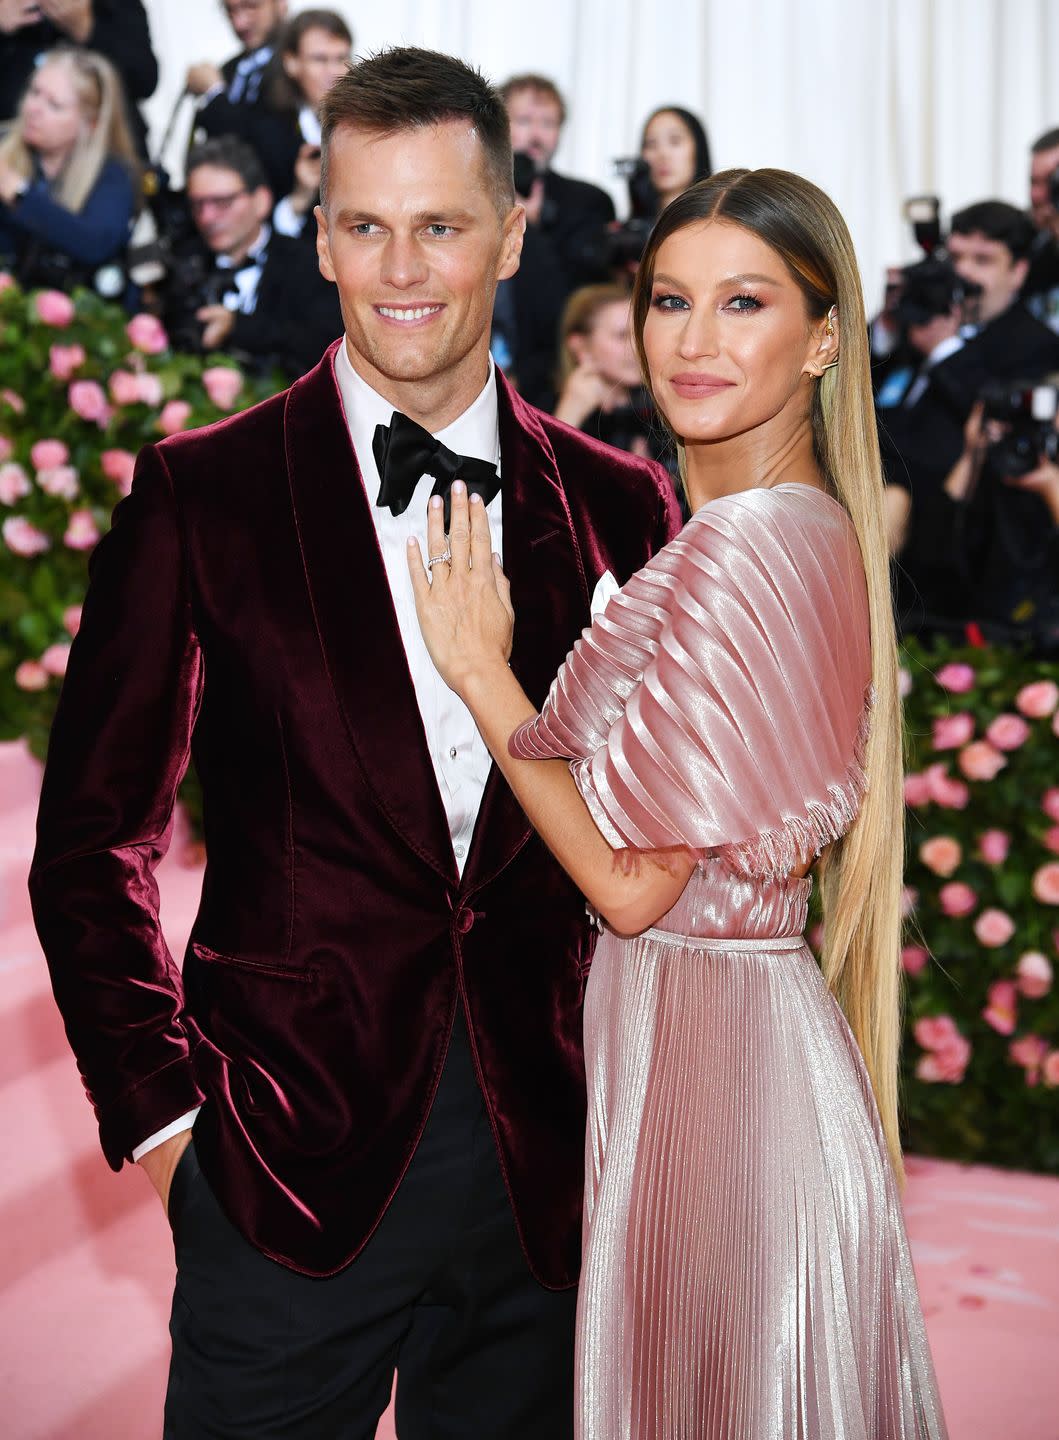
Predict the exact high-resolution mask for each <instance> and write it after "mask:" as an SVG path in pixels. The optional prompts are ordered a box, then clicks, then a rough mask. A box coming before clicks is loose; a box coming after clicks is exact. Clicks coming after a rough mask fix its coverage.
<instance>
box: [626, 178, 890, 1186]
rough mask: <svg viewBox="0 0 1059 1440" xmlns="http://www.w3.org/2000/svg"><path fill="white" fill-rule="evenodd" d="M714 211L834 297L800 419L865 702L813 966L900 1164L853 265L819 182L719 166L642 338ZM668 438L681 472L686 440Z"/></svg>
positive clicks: (877, 565)
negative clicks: (856, 624)
mask: <svg viewBox="0 0 1059 1440" xmlns="http://www.w3.org/2000/svg"><path fill="white" fill-rule="evenodd" d="M705 220H725V221H728V222H730V223H731V224H734V225H740V226H742V227H743V229H745V230H748V231H749V232H750V233H751V234H753V235H756V236H758V238H759V239H761V240H763V241H764V242H765V243H766V244H767V245H769V246H771V247H772V249H773V250H775V251H776V253H777V254H778V255H779V256H780V258H781V259H782V260H783V261H784V263H785V264H786V266H787V268H788V270H789V271H790V273H791V275H792V276H793V277H794V279H795V280H796V281H797V283H798V285H799V287H800V288H801V291H802V294H803V295H804V296H805V302H806V307H807V310H808V316H809V320H810V322H811V323H818V322H819V321H820V320H822V319H823V318H824V316H825V315H826V314H827V312H828V310H829V309H830V307H831V306H832V305H836V306H837V307H838V314H839V317H840V324H841V353H840V359H839V363H838V365H837V366H835V367H834V368H833V369H830V370H826V371H825V372H824V374H823V377H822V378H821V379H820V380H818V381H814V382H813V386H814V388H813V398H812V409H811V415H810V419H811V423H812V431H813V444H814V449H815V453H816V459H817V463H818V464H819V466H820V470H821V473H822V475H823V478H824V482H825V484H826V485H827V486H828V487H829V489H830V491H831V493H832V494H833V495H834V496H835V497H836V499H838V500H839V501H840V502H841V503H842V504H843V505H844V506H845V508H846V510H847V512H848V514H849V516H850V519H851V520H852V522H853V525H854V528H855V529H856V532H857V539H858V541H859V542H860V551H861V556H862V559H863V563H864V573H865V577H866V580H867V589H868V610H869V616H870V623H871V651H872V683H873V686H874V690H875V702H874V706H873V709H872V715H871V728H870V731H869V736H868V741H867V748H866V753H865V768H866V771H867V776H868V790H867V794H866V795H865V798H864V801H863V803H862V805H861V808H860V813H859V815H858V816H857V819H856V821H855V822H854V824H853V826H852V827H851V829H850V830H849V831H848V832H847V834H846V835H844V836H843V837H842V839H841V840H837V841H835V842H834V843H833V844H831V845H829V846H828V847H827V849H826V850H825V851H824V852H823V854H822V855H821V856H820V860H819V862H818V876H819V880H820V888H821V898H822V901H823V910H824V946H823V958H822V962H821V963H822V968H823V972H824V977H825V979H826V981H827V984H828V986H829V988H830V990H831V991H832V993H833V994H834V995H835V996H836V998H837V999H838V1001H839V1003H840V1004H841V1006H842V1008H843V1010H844V1011H845V1013H846V1017H847V1019H848V1020H849V1023H850V1027H851V1029H852V1030H853V1034H854V1035H855V1036H856V1039H857V1043H858V1045H859V1046H860V1049H861V1053H862V1054H863V1056H864V1061H865V1064H866V1065H867V1068H868V1073H869V1075H870V1076H871V1082H872V1087H873V1089H874V1091H875V1099H876V1102H877V1104H878V1107H879V1113H880V1116H881V1117H882V1123H883V1130H884V1132H885V1134H886V1140H887V1144H888V1146H889V1149H890V1154H891V1157H892V1159H893V1164H894V1168H895V1170H896V1172H897V1174H898V1176H899V1177H900V1175H901V1173H902V1164H901V1142H900V1136H899V1130H898V1084H897V1064H898V1055H899V1049H900V1032H901V974H902V972H901V885H902V878H903V871H904V795H903V783H902V761H901V704H900V698H899V695H898V689H897V669H898V666H897V641H896V635H895V630H894V618H893V602H892V599H891V593H890V565H889V557H888V552H887V544H886V526H885V521H884V517H883V481H882V464H881V461H880V457H879V442H878V435H877V432H876V426H875V412H874V407H873V404H872V389H871V377H870V373H869V361H868V335H867V325H866V322H865V312H864V299H863V295H862V293H861V284H860V274H859V272H858V269H857V259H856V255H855V253H854V250H853V242H852V240H851V239H850V235H849V231H848V229H847V228H846V223H845V221H844V220H843V219H842V216H841V215H840V214H839V212H838V210H837V208H836V207H835V205H834V203H833V202H832V201H831V200H830V199H829V197H828V196H827V195H825V194H824V192H823V191H822V190H820V189H818V188H817V186H815V185H813V184H811V183H810V182H809V181H808V180H803V179H802V178H801V176H799V175H792V174H790V173H789V172H788V171H786V170H725V171H722V172H720V173H719V174H716V175H713V176H711V177H710V178H709V179H708V180H703V181H700V182H699V183H698V184H697V185H693V186H692V187H691V189H689V190H686V191H685V192H684V194H683V195H681V196H679V197H678V198H677V199H676V200H674V201H673V202H672V204H671V205H670V206H669V207H668V208H667V209H666V210H665V211H664V212H663V213H662V215H661V217H660V218H659V221H658V224H657V225H656V226H655V229H654V231H653V232H652V234H651V238H650V240H649V241H648V244H647V248H646V250H645V252H644V256H643V259H642V261H641V263H640V269H639V273H638V275H637V279H636V289H635V291H634V295H633V325H634V331H635V336H636V347H637V352H638V354H639V357H640V364H641V366H642V368H643V372H644V376H645V379H646V381H647V384H648V387H649V388H650V374H649V371H648V366H647V357H646V354H645V352H644V346H643V331H644V321H645V320H646V318H647V314H648V310H649V308H650V303H651V286H652V277H653V272H654V265H655V259H656V256H657V254H658V250H659V247H660V246H661V245H662V243H663V241H664V240H666V239H668V237H669V236H670V235H673V234H675V233H676V232H677V231H678V230H682V229H684V228H685V227H686V226H688V225H697V224H701V223H702V222H703V221H705ZM675 438H676V439H677V445H678V452H679V454H680V459H681V473H682V474H683V473H684V456H683V446H682V445H681V443H680V439H679V437H675Z"/></svg>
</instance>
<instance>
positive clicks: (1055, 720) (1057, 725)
mask: <svg viewBox="0 0 1059 1440" xmlns="http://www.w3.org/2000/svg"><path fill="white" fill-rule="evenodd" d="M1052 734H1053V735H1059V710H1057V711H1056V712H1055V714H1054V715H1053V716H1052Z"/></svg>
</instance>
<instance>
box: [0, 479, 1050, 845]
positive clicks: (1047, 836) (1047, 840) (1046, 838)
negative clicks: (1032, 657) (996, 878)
mask: <svg viewBox="0 0 1059 1440" xmlns="http://www.w3.org/2000/svg"><path fill="white" fill-rule="evenodd" d="M0 473H2V472H0ZM1044 848H1045V849H1046V850H1050V851H1051V852H1052V854H1053V855H1059V825H1051V826H1049V828H1048V829H1047V830H1046V831H1045V832H1044Z"/></svg>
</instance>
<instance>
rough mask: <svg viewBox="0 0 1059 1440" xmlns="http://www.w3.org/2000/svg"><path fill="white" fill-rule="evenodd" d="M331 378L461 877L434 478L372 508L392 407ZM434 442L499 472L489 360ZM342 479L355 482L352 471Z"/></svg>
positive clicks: (460, 768) (466, 793)
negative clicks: (429, 622) (463, 405)
mask: <svg viewBox="0 0 1059 1440" xmlns="http://www.w3.org/2000/svg"><path fill="white" fill-rule="evenodd" d="M335 378H336V379H337V381H338V391H339V395H340V396H341V400H342V409H343V411H344V413H345V417H346V424H347V425H348V426H349V433H350V437H351V439H352V441H353V449H354V451H355V452H356V456H357V460H358V462H359V464H360V471H361V476H362V477H363V484H364V489H365V492H366V494H367V497H368V503H369V505H370V508H371V518H372V520H373V522H374V524H375V534H376V537H377V538H378V542H379V549H380V552H381V554H382V563H383V567H384V569H385V571H386V579H387V583H388V584H389V587H390V595H391V597H392V599H393V607H394V611H395V612H396V615H397V626H398V629H399V630H400V633H401V641H402V643H403V645H404V651H405V658H406V659H407V661H408V669H409V673H410V674H411V677H412V685H413V687H414V689H415V696H416V702H417V704H418V706H419V714H420V717H421V719H422V721H423V730H424V732H425V735H426V743H427V749H428V750H429V751H430V760H431V763H432V765H433V767H434V774H435V776H436V777H437V782H438V790H439V791H440V792H441V799H442V803H443V804H444V806H445V814H446V816H447V817H448V822H449V833H450V835H451V836H452V852H453V855H454V857H455V860H456V866H457V869H458V870H459V872H460V874H461V875H462V874H463V867H464V864H465V862H466V859H467V851H468V849H469V848H470V843H471V835H472V833H473V831H474V823H475V820H476V819H477V818H478V809H479V806H480V805H481V802H482V793H483V791H484V790H485V782H486V779H487V778H488V775H489V769H490V766H491V765H492V759H491V757H490V755H489V751H488V749H487V748H486V745H485V741H484V740H483V739H482V737H481V736H480V735H479V733H478V727H477V726H476V725H475V723H474V720H473V718H472V716H471V712H470V711H469V710H468V709H467V707H466V705H464V703H463V701H462V700H461V699H459V697H458V696H457V695H456V694H454V692H453V691H452V690H450V689H449V687H448V686H447V685H446V684H445V682H444V680H442V678H441V676H440V675H439V674H438V672H437V671H436V670H435V668H434V663H433V661H432V660H431V658H430V655H429V653H428V652H427V647H426V644H425V642H424V640H423V633H422V631H421V630H420V628H419V620H418V617H417V616H416V608H415V597H414V595H413V593H412V581H411V577H410V576H409V574H408V558H407V556H408V540H409V537H410V536H415V537H416V538H417V539H418V540H419V543H420V549H421V550H422V552H423V557H424V559H426V558H427V501H428V499H429V498H430V492H431V490H433V488H434V483H435V482H434V478H433V476H430V475H424V476H423V477H422V478H421V479H420V481H419V484H418V486H417V487H416V491H415V494H414V495H413V496H412V500H411V503H410V504H409V506H408V508H407V509H406V510H405V511H404V513H403V514H401V515H391V514H390V511H389V508H388V507H387V506H380V505H376V503H375V502H376V500H377V499H378V495H379V487H380V484H381V481H380V479H379V471H378V468H377V467H376V464H375V456H374V454H373V452H372V447H371V442H372V440H373V438H374V436H375V427H376V425H388V424H389V423H390V420H391V418H392V416H393V413H394V410H393V406H392V405H391V404H390V402H389V401H388V400H384V399H383V398H382V396H381V395H379V394H378V393H377V392H376V391H375V390H373V389H372V388H371V386H370V385H368V384H367V382H366V381H364V380H362V379H361V377H360V376H359V375H358V374H357V372H356V371H355V370H354V369H353V366H352V364H351V363H350V360H349V356H348V354H347V352H346V346H345V343H344V342H343V344H342V345H340V346H339V348H338V350H337V351H336V353H335ZM437 439H439V440H440V441H441V442H442V443H443V444H445V445H447V446H448V447H449V449H450V450H455V451H456V452H457V453H458V454H460V455H467V456H471V457H473V458H475V459H477V460H488V461H489V462H490V464H495V465H496V466H497V467H498V469H499V465H500V425H499V418H498V415H497V398H496V379H495V375H494V370H493V362H492V360H490V362H489V377H488V379H487V380H486V383H485V386H484V388H483V389H482V391H481V393H480V394H479V395H478V397H477V399H476V400H474V401H473V402H472V403H471V405H470V406H469V407H468V408H467V409H466V410H465V411H464V412H463V414H462V415H460V416H459V417H458V418H457V419H455V420H454V421H453V422H452V424H451V425H447V426H446V427H445V429H444V430H439V431H438V432H437ZM349 483H350V484H354V483H356V482H355V477H354V476H353V475H352V474H351V475H350V477H349ZM486 514H487V515H488V517H489V529H490V532H491V534H492V543H493V549H494V550H495V551H497V553H498V554H500V555H501V556H502V555H503V533H502V496H501V494H500V492H499V491H498V492H497V494H496V495H495V496H494V498H493V499H492V500H491V501H490V502H489V505H488V506H487V507H486ZM611 583H613V582H611ZM601 584H602V582H601ZM360 618H361V617H358V616H356V615H350V617H349V634H350V642H349V643H350V644H351V645H352V644H354V643H355V640H354V634H355V630H356V626H357V624H358V622H359V619H360ZM393 762H394V764H395V765H400V764H401V756H399V755H395V756H394V757H393ZM197 1114H198V1109H195V1110H191V1111H188V1113H187V1114H186V1115H181V1116H180V1117H179V1119H177V1120H174V1121H172V1123H171V1124H169V1125H166V1126H165V1127H164V1129H162V1130H158V1131H156V1132H155V1134H153V1135H151V1136H149V1137H148V1138H147V1139H146V1140H144V1141H143V1142H142V1143H141V1144H139V1145H137V1146H136V1148H135V1149H134V1150H133V1152H132V1158H133V1160H139V1158H140V1156H141V1155H145V1154H146V1153H147V1151H148V1150H153V1149H154V1147H155V1146H156V1145H160V1144H161V1143H162V1141H163V1140H168V1139H169V1138H170V1137H171V1136H173V1135H178V1134H179V1133H180V1132H181V1131H182V1130H188V1129H190V1128H191V1126H192V1125H193V1124H194V1122H195V1116H196V1115H197Z"/></svg>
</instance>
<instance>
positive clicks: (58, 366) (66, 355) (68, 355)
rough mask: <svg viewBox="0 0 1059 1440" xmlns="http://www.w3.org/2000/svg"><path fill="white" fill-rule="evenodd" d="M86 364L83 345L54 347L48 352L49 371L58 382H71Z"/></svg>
mask: <svg viewBox="0 0 1059 1440" xmlns="http://www.w3.org/2000/svg"><path fill="white" fill-rule="evenodd" d="M84 363H85V352H84V347H83V346H81V345H53V346H52V347H51V349H50V350H49V352H48V369H49V370H50V371H51V373H52V374H53V375H54V377H55V379H56V380H63V381H66V380H69V378H70V376H71V375H72V374H73V373H74V371H75V370H79V369H80V368H81V366H82V365H83V364H84Z"/></svg>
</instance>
